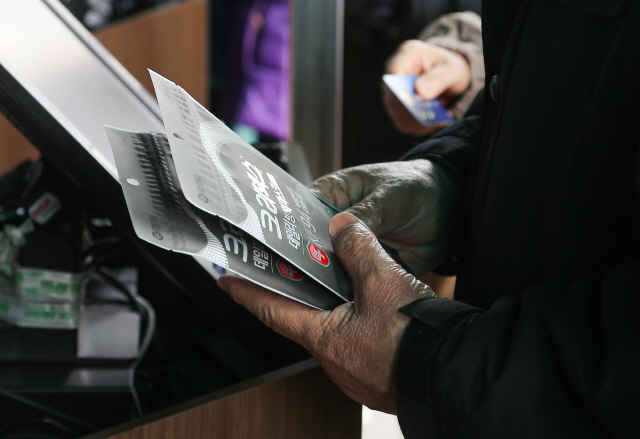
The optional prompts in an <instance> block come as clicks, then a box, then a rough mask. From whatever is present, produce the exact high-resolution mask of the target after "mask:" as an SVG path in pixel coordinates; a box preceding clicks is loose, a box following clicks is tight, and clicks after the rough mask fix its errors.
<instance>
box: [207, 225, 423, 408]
mask: <svg viewBox="0 0 640 439" xmlns="http://www.w3.org/2000/svg"><path fill="white" fill-rule="evenodd" d="M329 234H330V236H331V237H332V242H333V247H334V250H335V252H336V255H337V257H338V259H339V260H340V262H341V263H342V265H343V267H344V268H345V270H346V271H347V273H348V274H349V275H350V276H351V279H352V281H353V287H354V301H353V303H346V304H344V305H341V306H339V307H338V308H336V309H334V310H333V311H317V310H313V309H311V308H309V307H307V306H306V305H303V304H301V303H298V302H295V301H293V300H290V299H287V298H285V297H283V296H279V295H277V294H275V293H272V292H270V291H268V290H266V289H264V288H262V287H259V286H257V285H255V284H253V283H251V282H249V281H246V280H244V279H241V278H239V277H236V276H230V275H225V276H221V277H220V279H219V281H218V285H219V286H220V287H221V288H222V289H223V290H225V291H227V292H228V293H229V294H230V295H231V297H232V298H233V299H234V300H235V301H237V302H238V303H239V304H240V305H242V306H244V307H245V308H247V309H248V310H249V311H250V312H252V313H253V314H255V315H256V316H257V317H258V318H259V319H260V320H262V321H263V322H264V323H265V324H266V325H267V326H269V327H271V328H272V329H273V330H275V331H277V332H278V333H280V334H282V335H284V336H285V337H288V338H290V339H292V340H294V341H295V342H297V343H299V344H300V345H302V346H304V347H305V348H306V349H307V350H308V351H309V352H310V353H311V354H312V355H313V356H314V357H315V358H316V359H317V360H318V361H319V363H320V364H321V365H322V367H323V368H324V370H325V371H326V372H327V375H328V376H329V378H330V379H331V380H333V381H334V382H335V383H336V384H337V385H338V386H339V387H340V388H341V389H342V391H343V392H344V393H345V394H346V395H347V396H349V397H350V398H352V399H354V400H355V401H357V402H359V403H361V404H364V405H366V406H368V407H370V408H372V409H374V410H380V411H384V412H387V413H395V412H396V402H395V368H396V360H397V356H398V346H399V343H400V338H401V336H402V333H403V331H404V329H405V327H406V326H407V324H408V322H409V318H408V317H407V316H405V315H403V314H401V313H400V312H398V308H400V307H401V306H403V305H405V304H407V303H410V302H412V301H414V300H416V299H418V298H420V297H427V296H432V295H433V291H432V290H431V289H430V288H429V287H427V286H426V285H424V284H423V283H421V282H419V281H418V280H416V279H415V278H414V277H413V276H411V275H410V274H408V273H407V272H406V271H404V270H403V269H402V268H401V267H400V266H399V265H397V264H396V263H395V262H394V261H393V260H392V259H391V258H390V257H389V256H388V255H387V254H386V252H385V251H384V250H383V249H382V247H381V246H380V244H379V243H378V240H377V239H376V237H375V236H374V235H373V233H371V231H370V230H369V229H368V228H367V227H366V226H365V225H364V224H363V223H362V222H360V221H359V220H358V219H357V218H356V217H354V216H353V215H351V214H349V213H340V214H338V215H336V216H335V217H334V218H333V219H332V220H331V223H330V226H329Z"/></svg>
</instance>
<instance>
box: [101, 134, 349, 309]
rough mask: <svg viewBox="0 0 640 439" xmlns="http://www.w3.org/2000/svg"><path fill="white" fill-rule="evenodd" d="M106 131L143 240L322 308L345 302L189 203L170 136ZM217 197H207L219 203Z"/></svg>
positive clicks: (129, 205)
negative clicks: (179, 175)
mask: <svg viewBox="0 0 640 439" xmlns="http://www.w3.org/2000/svg"><path fill="white" fill-rule="evenodd" d="M105 128H106V131H107V136H108V137H109V142H110V143H111V147H112V150H113V154H114V157H115V161H116V166H117V168H118V175H119V179H120V183H121V185H122V189H123V192H124V195H125V199H126V202H127V207H128V209H129V213H130V215H131V220H132V222H133V226H134V229H135V231H136V234H137V235H138V236H139V237H140V238H142V239H144V240H145V241H148V242H150V243H152V244H155V245H157V246H159V247H162V248H165V249H167V250H172V251H176V252H180V253H186V254H191V255H196V256H200V257H203V258H205V259H207V260H208V261H211V262H212V263H214V264H216V265H218V266H220V267H223V268H225V269H227V270H229V271H231V272H233V273H236V274H238V275H241V276H243V277H245V278H247V279H249V280H251V281H252V282H255V283H257V284H259V285H262V286H264V287H265V288H268V289H270V290H272V291H274V292H276V293H279V294H282V295H284V296H287V297H289V298H292V299H294V300H297V301H299V302H302V303H305V304H307V305H309V306H312V307H314V308H317V309H322V310H326V309H333V308H335V307H336V306H338V305H340V304H341V303H344V300H342V299H341V298H339V297H338V296H336V295H334V294H332V293H331V292H330V291H328V290H327V289H326V288H324V287H323V286H322V285H320V284H318V283H317V282H315V281H314V280H313V279H312V278H311V277H309V276H307V275H305V273H303V272H302V271H301V270H299V269H298V268H296V266H294V265H293V264H291V263H290V262H288V261H287V260H286V259H284V258H282V257H280V256H278V255H277V254H276V253H274V252H273V251H271V250H270V249H269V248H268V247H267V246H266V245H265V244H263V243H262V242H260V241H259V240H257V239H254V238H253V237H252V236H251V235H249V234H248V233H247V232H245V231H244V230H242V229H240V228H238V227H235V226H234V225H233V224H230V223H229V222H227V221H225V220H224V219H222V218H219V217H216V216H215V215H212V214H210V213H207V212H204V211H201V210H200V209H197V208H195V207H194V206H193V205H192V204H191V203H189V201H187V199H186V197H185V195H184V194H183V190H184V188H183V187H181V181H179V180H178V178H177V173H176V168H175V165H174V158H173V155H172V151H171V149H170V147H169V143H168V141H167V137H166V135H165V134H162V133H132V132H128V131H123V130H119V129H116V128H111V127H105ZM214 195H215V194H214V193H208V195H207V196H211V198H212V199H214ZM203 287H204V286H203Z"/></svg>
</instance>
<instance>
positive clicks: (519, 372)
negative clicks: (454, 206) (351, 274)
mask: <svg viewBox="0 0 640 439" xmlns="http://www.w3.org/2000/svg"><path fill="white" fill-rule="evenodd" d="M482 18H483V38H484V50H485V65H486V77H487V82H486V86H485V91H484V96H483V99H478V100H477V102H476V105H474V107H472V109H471V110H470V112H469V115H468V116H467V117H466V118H465V119H463V120H462V121H461V122H459V123H457V124H455V125H452V126H451V127H450V128H448V129H447V130H444V131H443V132H441V133H440V134H439V135H438V136H437V137H436V138H434V139H432V140H430V141H429V142H426V143H424V144H422V145H420V146H419V147H417V148H416V149H415V150H414V151H412V152H411V153H410V154H409V156H408V157H406V158H407V159H412V158H428V159H430V160H433V161H435V162H437V163H439V164H440V165H441V166H443V167H445V168H446V169H447V170H448V171H449V172H450V174H451V175H452V176H453V177H454V179H455V180H456V181H457V184H458V187H459V188H460V190H461V191H462V193H463V197H464V199H465V206H466V208H465V210H464V218H463V221H464V224H465V227H464V228H463V230H461V231H460V233H459V236H460V237H461V239H460V244H459V248H458V251H457V254H456V256H458V259H459V260H460V264H459V269H458V282H457V286H456V292H455V297H456V299H457V300H456V301H447V300H444V299H430V300H421V301H418V302H414V303H413V304H411V305H409V306H407V307H406V308H404V309H403V311H405V312H406V313H408V314H410V315H412V316H413V317H415V319H414V320H413V321H412V322H411V323H410V325H409V327H408V329H407V331H406V333H405V335H404V338H403V342H402V345H401V350H400V358H399V362H398V414H399V420H400V425H401V427H402V429H403V432H404V433H405V437H406V438H407V439H412V438H414V437H443V438H462V437H492V438H493V437H501V438H502V437H504V438H514V437H536V438H537V437H544V438H556V437H557V438H567V437H580V438H590V437H615V438H619V437H640V421H639V419H640V416H639V415H638V411H639V409H640V318H638V311H639V310H640V153H639V151H640V135H639V134H640V109H639V104H640V2H636V1H632V0H590V1H586V0H523V1H516V0H485V1H484V2H483V17H482ZM459 301H460V302H459ZM462 302H464V303H462ZM471 305H473V306H471ZM475 307H477V308H475ZM481 309H485V310H486V311H481Z"/></svg>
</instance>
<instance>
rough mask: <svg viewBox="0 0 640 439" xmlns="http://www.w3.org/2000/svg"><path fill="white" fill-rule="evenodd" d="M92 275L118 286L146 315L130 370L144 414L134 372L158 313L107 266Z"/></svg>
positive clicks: (132, 387) (135, 396)
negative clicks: (135, 357) (142, 331)
mask: <svg viewBox="0 0 640 439" xmlns="http://www.w3.org/2000/svg"><path fill="white" fill-rule="evenodd" d="M89 275H90V277H93V278H95V279H98V280H101V281H103V282H105V283H107V284H109V285H111V286H112V287H114V288H116V289H117V290H118V291H121V292H122V293H123V294H125V295H126V296H127V298H129V300H130V302H131V304H132V305H133V306H134V307H136V308H137V309H138V311H139V312H140V314H141V315H142V316H144V317H146V329H145V331H144V336H143V337H142V340H141V342H140V347H139V349H138V358H137V359H136V360H135V361H134V362H133V363H132V365H131V368H130V371H131V374H130V387H131V391H132V394H133V399H134V402H135V405H136V409H137V411H138V414H139V415H140V416H142V415H143V411H142V405H141V404H140V399H139V398H138V394H137V392H136V389H135V383H134V373H135V369H136V367H137V366H138V364H139V363H140V361H142V358H143V357H144V354H145V353H146V352H147V349H148V348H149V345H150V344H151V340H152V339H153V332H154V330H155V325H156V315H155V311H154V309H153V307H152V306H151V304H150V303H149V302H147V301H146V300H145V299H144V298H143V297H141V296H137V295H135V294H133V293H132V292H131V291H130V290H129V288H127V286H126V285H124V284H123V283H122V282H121V281H120V279H118V277H117V275H116V274H115V273H113V272H112V271H111V270H109V269H108V268H106V267H99V268H97V269H95V270H93V271H91V272H89Z"/></svg>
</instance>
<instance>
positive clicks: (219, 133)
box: [151, 72, 352, 301]
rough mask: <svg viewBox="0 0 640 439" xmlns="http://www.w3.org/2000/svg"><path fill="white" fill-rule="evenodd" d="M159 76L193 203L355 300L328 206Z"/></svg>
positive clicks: (170, 129) (171, 138) (154, 76)
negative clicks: (333, 241) (336, 245)
mask: <svg viewBox="0 0 640 439" xmlns="http://www.w3.org/2000/svg"><path fill="white" fill-rule="evenodd" d="M151 78H152V80H153V84H154V87H155V90H156V95H157V97H158V102H159V104H160V109H161V111H162V116H163V120H164V124H165V128H166V131H167V137H168V140H169V143H170V145H171V151H172V154H173V158H174V160H175V167H176V172H177V176H178V178H179V180H180V184H181V187H182V191H183V192H184V196H185V197H186V199H187V200H188V201H189V202H190V203H191V204H193V205H194V206H196V207H197V208H198V209H201V210H203V211H205V212H209V213H210V214H213V215H217V216H219V217H221V218H224V219H225V220H227V221H229V222H230V223H231V224H233V225H234V226H236V227H237V228H239V229H241V230H243V231H244V232H246V233H248V234H250V235H251V236H253V237H254V238H255V239H256V240H257V241H259V242H261V243H263V244H265V245H266V246H267V247H269V248H270V249H272V250H273V251H274V252H275V253H277V254H278V255H280V256H281V257H283V258H284V259H285V260H288V261H293V262H295V264H296V265H297V267H298V268H299V269H300V270H301V271H302V272H304V273H305V274H306V275H308V276H310V277H312V278H313V279H314V280H316V281H317V282H319V283H320V284H322V285H324V286H325V287H326V288H328V289H329V290H330V291H332V292H333V293H335V294H337V295H338V296H339V297H340V298H341V299H342V300H343V301H350V300H352V292H351V285H350V282H349V280H348V276H347V275H346V273H345V272H344V270H343V268H342V267H341V266H340V264H339V263H338V260H337V258H336V256H335V254H334V251H333V247H332V245H331V240H330V238H329V221H330V219H331V214H330V213H329V212H328V211H327V209H326V208H325V207H324V205H323V204H322V203H321V202H320V201H319V200H318V199H317V198H316V197H315V196H314V195H313V194H312V193H311V192H309V190H308V189H307V188H306V187H305V186H304V185H302V184H300V183H299V182H298V181H297V180H295V179H294V178H293V177H291V176H290V175H289V174H287V173H286V172H285V171H284V170H282V169H281V168H280V167H278V166H277V165H275V164H274V163H272V162H271V161H270V160H269V159H268V158H266V157H265V156H263V155H262V154H260V153H259V152H258V151H257V150H256V149H255V148H253V147H252V146H251V145H249V144H248V143H246V142H245V141H244V140H242V139H241V138H240V137H239V136H238V135H236V134H235V133H234V132H233V131H232V130H231V129H229V128H228V127H227V126H225V125H224V124H223V123H222V122H220V121H219V120H218V119H217V118H216V117H215V116H213V115H212V114H211V113H209V111H207V110H206V109H205V108H204V107H203V106H202V105H200V104H199V103H198V102H197V101H195V100H194V99H193V98H192V97H191V96H189V95H188V94H187V93H186V92H185V91H184V90H183V89H182V88H180V87H179V86H177V85H176V84H174V83H173V82H171V81H169V80H167V79H165V78H163V77H162V76H160V75H158V74H156V73H154V72H151Z"/></svg>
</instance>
